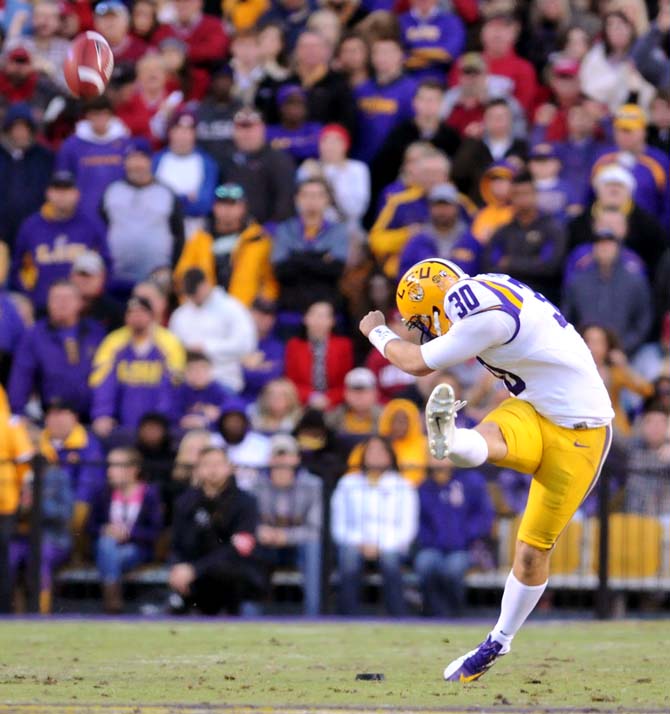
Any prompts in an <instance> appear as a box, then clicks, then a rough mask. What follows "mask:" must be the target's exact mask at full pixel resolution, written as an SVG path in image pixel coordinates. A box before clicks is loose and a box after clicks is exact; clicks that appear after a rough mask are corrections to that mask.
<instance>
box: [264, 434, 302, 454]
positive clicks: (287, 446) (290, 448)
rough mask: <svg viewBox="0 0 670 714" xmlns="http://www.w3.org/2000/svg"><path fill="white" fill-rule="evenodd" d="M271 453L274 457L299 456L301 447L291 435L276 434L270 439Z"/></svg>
mask: <svg viewBox="0 0 670 714" xmlns="http://www.w3.org/2000/svg"><path fill="white" fill-rule="evenodd" d="M270 453H271V454H272V456H279V455H280V454H299V453H300V446H299V445H298V442H297V441H296V440H295V439H294V438H293V437H292V436H291V435H290V434H275V435H274V436H273V437H272V438H271V439H270Z"/></svg>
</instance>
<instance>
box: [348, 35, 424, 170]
mask: <svg viewBox="0 0 670 714" xmlns="http://www.w3.org/2000/svg"><path fill="white" fill-rule="evenodd" d="M371 59H372V68H373V70H374V78H373V79H370V80H368V81H367V82H365V83H363V84H361V85H360V86H358V87H356V89H355V90H354V95H355V97H356V110H357V113H358V120H357V131H356V134H355V140H354V150H353V152H352V154H353V157H354V158H356V159H360V160H361V161H365V162H370V161H371V160H372V159H373V158H374V157H375V155H376V153H377V152H378V151H379V149H380V148H381V147H382V144H383V143H384V140H385V139H386V137H387V136H388V135H389V133H390V132H391V130H392V129H393V128H394V127H395V126H397V125H398V124H399V123H400V122H402V121H405V120H406V119H410V118H411V117H412V99H413V97H414V94H415V92H416V87H417V83H416V80H414V79H412V78H411V77H408V76H407V75H405V74H404V72H403V61H404V54H403V49H402V45H401V44H400V41H399V40H397V39H395V38H393V37H379V38H377V39H376V40H375V41H374V42H373V43H372V52H371Z"/></svg>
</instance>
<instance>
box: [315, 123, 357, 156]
mask: <svg viewBox="0 0 670 714" xmlns="http://www.w3.org/2000/svg"><path fill="white" fill-rule="evenodd" d="M328 134H335V135H336V136H339V137H340V139H342V141H343V142H344V145H345V146H346V147H347V151H348V150H349V147H350V146H351V136H350V134H349V132H348V131H347V130H346V129H345V128H344V127H343V126H342V125H341V124H326V126H324V127H323V129H321V132H320V133H319V141H321V139H323V137H324V136H328Z"/></svg>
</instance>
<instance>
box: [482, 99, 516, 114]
mask: <svg viewBox="0 0 670 714" xmlns="http://www.w3.org/2000/svg"><path fill="white" fill-rule="evenodd" d="M493 107H505V109H507V110H508V111H509V112H511V111H512V107H511V106H510V103H509V102H508V101H507V100H506V99H505V97H494V98H493V99H489V101H488V102H486V104H485V105H484V111H485V112H487V111H488V110H489V109H492V108H493Z"/></svg>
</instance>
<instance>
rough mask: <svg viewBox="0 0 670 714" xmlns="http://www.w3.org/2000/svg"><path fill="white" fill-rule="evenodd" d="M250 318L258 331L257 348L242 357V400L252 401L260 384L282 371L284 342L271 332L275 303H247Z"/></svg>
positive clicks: (274, 318)
mask: <svg viewBox="0 0 670 714" xmlns="http://www.w3.org/2000/svg"><path fill="white" fill-rule="evenodd" d="M251 317H252V318H253V321H254V323H255V325H256V331H257V333H258V347H257V349H256V351H255V352H253V353H252V354H250V355H248V356H247V357H245V358H244V359H243V360H242V368H243V376H244V391H243V392H242V394H241V395H240V396H241V397H242V399H244V401H245V402H249V403H250V402H255V401H256V400H257V399H258V397H259V396H260V393H261V391H262V390H263V387H264V386H265V385H266V384H267V383H268V382H270V381H272V380H273V379H277V378H278V377H281V376H282V375H283V374H284V343H283V342H282V341H281V340H280V339H279V337H277V335H276V334H275V325H276V323H277V306H276V304H275V303H273V302H269V301H267V300H263V299H260V298H259V299H257V300H255V301H254V303H253V305H252V306H251Z"/></svg>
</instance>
